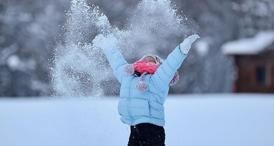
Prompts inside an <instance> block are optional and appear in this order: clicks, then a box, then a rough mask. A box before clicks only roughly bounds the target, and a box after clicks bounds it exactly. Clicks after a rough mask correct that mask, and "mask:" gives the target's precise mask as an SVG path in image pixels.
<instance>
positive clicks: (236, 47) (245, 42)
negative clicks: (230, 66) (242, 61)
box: [222, 31, 274, 55]
mask: <svg viewBox="0 0 274 146" xmlns="http://www.w3.org/2000/svg"><path fill="white" fill-rule="evenodd" d="M273 43H274V31H268V32H260V33H258V34H257V35H256V36H255V37H253V38H244V39H240V40H237V41H232V42H228V43H226V44H224V45H223V46H222V51H223V53H224V54H226V55H253V54H258V53H260V52H262V51H264V50H265V49H267V47H269V46H270V45H271V44H273Z"/></svg>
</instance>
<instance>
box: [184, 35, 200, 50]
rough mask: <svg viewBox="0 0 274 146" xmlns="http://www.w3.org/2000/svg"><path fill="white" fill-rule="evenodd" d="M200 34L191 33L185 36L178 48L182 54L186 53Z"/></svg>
mask: <svg viewBox="0 0 274 146" xmlns="http://www.w3.org/2000/svg"><path fill="white" fill-rule="evenodd" d="M199 38H200V36H199V35H197V34H194V35H191V36H189V37H187V38H186V39H185V40H184V41H183V42H182V43H181V44H180V49H181V51H182V52H183V53H184V54H188V52H189V50H190V49H191V46H192V44H193V43H194V42H195V41H196V40H197V39H199Z"/></svg>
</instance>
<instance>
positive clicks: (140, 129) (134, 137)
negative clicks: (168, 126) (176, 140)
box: [128, 123, 165, 146]
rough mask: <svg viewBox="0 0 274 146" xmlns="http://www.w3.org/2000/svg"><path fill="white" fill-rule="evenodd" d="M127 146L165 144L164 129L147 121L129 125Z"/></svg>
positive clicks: (159, 145)
mask: <svg viewBox="0 0 274 146" xmlns="http://www.w3.org/2000/svg"><path fill="white" fill-rule="evenodd" d="M128 146H165V130H164V128H163V127H161V126H157V125H153V124H149V123H142V124H138V125H135V126H130V136H129V142H128Z"/></svg>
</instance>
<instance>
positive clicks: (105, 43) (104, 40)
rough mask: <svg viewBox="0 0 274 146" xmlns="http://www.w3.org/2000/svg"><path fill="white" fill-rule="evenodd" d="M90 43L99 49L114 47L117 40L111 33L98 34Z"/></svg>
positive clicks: (116, 44)
mask: <svg viewBox="0 0 274 146" xmlns="http://www.w3.org/2000/svg"><path fill="white" fill-rule="evenodd" d="M92 43H93V45H94V46H95V47H97V48H101V49H114V48H117V46H118V40H117V39H116V37H115V36H114V35H113V34H109V35H106V36H104V35H102V34H99V35H97V36H96V37H95V38H94V39H93V41H92Z"/></svg>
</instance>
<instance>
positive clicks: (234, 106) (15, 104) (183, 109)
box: [0, 94, 274, 146]
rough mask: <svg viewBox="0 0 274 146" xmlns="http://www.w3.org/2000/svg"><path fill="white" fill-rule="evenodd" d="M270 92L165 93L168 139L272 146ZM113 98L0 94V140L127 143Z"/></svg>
mask: <svg viewBox="0 0 274 146" xmlns="http://www.w3.org/2000/svg"><path fill="white" fill-rule="evenodd" d="M180 97H185V98H180ZM273 97H274V95H260V94H257V95H221V94H217V95H180V96H172V97H169V98H168V99H167V103H166V105H165V106H166V121H167V122H166V126H165V128H166V138H167V139H166V145H167V146H273V145H274V137H273V136H274V98H273ZM117 103H118V100H117V98H102V99H87V98H86V99H79V98H73V99H57V98H53V99H31V100H30V99H19V100H11V99H1V100H0V146H126V144H127V140H128V134H129V128H128V126H126V125H123V124H122V123H121V122H120V120H119V116H118V113H117V109H116V106H117Z"/></svg>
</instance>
